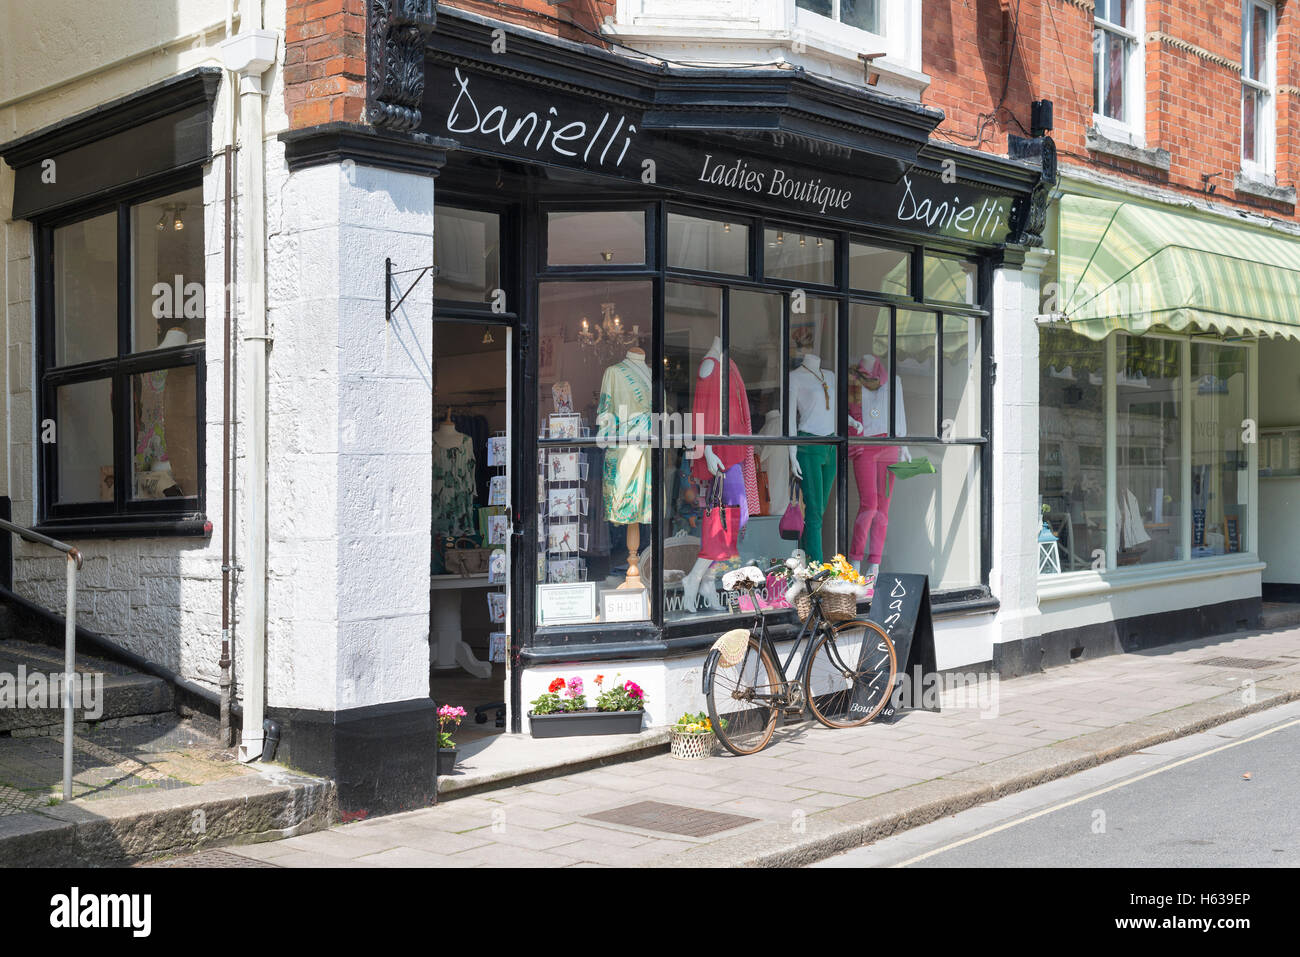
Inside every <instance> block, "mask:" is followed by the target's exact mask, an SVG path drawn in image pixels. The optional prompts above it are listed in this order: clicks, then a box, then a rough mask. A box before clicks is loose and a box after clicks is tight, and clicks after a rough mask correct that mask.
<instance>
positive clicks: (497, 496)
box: [487, 475, 507, 505]
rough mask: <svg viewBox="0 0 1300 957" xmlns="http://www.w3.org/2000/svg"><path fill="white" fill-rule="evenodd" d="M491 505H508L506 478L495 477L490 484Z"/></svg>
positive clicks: (501, 476) (489, 500) (489, 497)
mask: <svg viewBox="0 0 1300 957" xmlns="http://www.w3.org/2000/svg"><path fill="white" fill-rule="evenodd" d="M487 503H488V504H489V505H505V504H507V503H506V476H504V475H494V476H492V480H491V481H490V482H489V483H488V501H487Z"/></svg>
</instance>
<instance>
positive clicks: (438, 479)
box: [433, 435, 475, 534]
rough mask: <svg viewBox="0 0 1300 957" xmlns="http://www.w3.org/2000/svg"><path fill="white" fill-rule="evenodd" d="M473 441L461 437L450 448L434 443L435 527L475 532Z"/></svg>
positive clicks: (450, 530) (458, 531)
mask: <svg viewBox="0 0 1300 957" xmlns="http://www.w3.org/2000/svg"><path fill="white" fill-rule="evenodd" d="M474 486H475V482H474V441H473V440H472V439H471V438H470V437H469V436H468V435H462V436H461V437H460V442H459V443H458V444H456V445H453V446H451V447H450V448H443V447H442V446H441V445H439V444H438V443H437V442H436V441H435V442H434V443H433V528H434V531H435V532H443V533H449V534H457V533H461V532H473V531H474Z"/></svg>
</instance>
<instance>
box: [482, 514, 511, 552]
mask: <svg viewBox="0 0 1300 957" xmlns="http://www.w3.org/2000/svg"><path fill="white" fill-rule="evenodd" d="M487 521H488V524H487V533H488V544H489V545H504V544H505V543H506V537H507V536H508V535H509V534H510V518H509V516H507V515H489V516H488V520H487Z"/></svg>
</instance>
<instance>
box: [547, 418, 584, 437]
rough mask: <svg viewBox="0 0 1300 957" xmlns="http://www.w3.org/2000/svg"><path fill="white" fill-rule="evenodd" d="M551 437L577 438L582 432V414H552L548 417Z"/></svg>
mask: <svg viewBox="0 0 1300 957" xmlns="http://www.w3.org/2000/svg"><path fill="white" fill-rule="evenodd" d="M547 426H548V427H549V429H550V437H551V438H553V439H576V438H580V437H581V434H582V416H580V415H567V414H565V415H551V416H549V417H548V419H547Z"/></svg>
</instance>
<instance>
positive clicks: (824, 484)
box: [790, 353, 856, 562]
mask: <svg viewBox="0 0 1300 957" xmlns="http://www.w3.org/2000/svg"><path fill="white" fill-rule="evenodd" d="M854 422H856V420H850V422H849V425H850V427H851V426H852V425H853V424H854ZM790 432H791V434H792V435H800V436H805V437H809V436H823V435H832V434H834V432H835V373H834V372H832V371H830V370H829V369H823V368H822V364H821V357H820V356H818V355H815V354H813V353H807V354H805V355H804V357H803V359H802V361H801V362H800V364H799V366H798V367H797V368H796V369H794V371H792V372H791V373H790ZM790 474H792V475H793V476H794V477H795V478H796V479H798V480H799V483H800V487H801V488H802V489H803V500H804V522H803V535H801V536H800V537H799V547H800V548H802V549H803V550H804V551H805V552H806V553H807V555H808V561H809V562H820V561H823V560H824V559H825V558H826V557H827V556H825V555H823V554H822V522H823V520H824V518H825V515H826V503H827V502H828V501H829V500H830V495H831V490H832V489H833V488H834V487H835V449H834V447H833V446H829V445H795V446H791V448H790Z"/></svg>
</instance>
